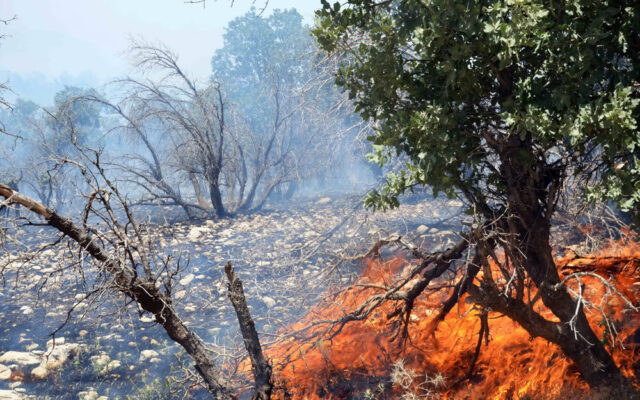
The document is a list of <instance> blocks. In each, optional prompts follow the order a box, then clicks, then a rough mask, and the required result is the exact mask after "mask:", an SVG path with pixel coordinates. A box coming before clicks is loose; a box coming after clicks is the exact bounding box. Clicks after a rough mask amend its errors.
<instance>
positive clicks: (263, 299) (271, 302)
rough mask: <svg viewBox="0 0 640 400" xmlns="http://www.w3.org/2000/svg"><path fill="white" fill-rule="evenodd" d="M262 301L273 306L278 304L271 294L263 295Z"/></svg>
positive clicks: (270, 306)
mask: <svg viewBox="0 0 640 400" xmlns="http://www.w3.org/2000/svg"><path fill="white" fill-rule="evenodd" d="M262 302H263V303H264V304H265V305H266V306H267V307H268V308H272V307H273V306H275V305H276V301H275V300H274V299H272V298H271V297H269V296H262Z"/></svg>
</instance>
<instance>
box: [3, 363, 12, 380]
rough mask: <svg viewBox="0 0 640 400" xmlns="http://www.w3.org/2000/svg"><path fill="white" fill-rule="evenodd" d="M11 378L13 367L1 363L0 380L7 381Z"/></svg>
mask: <svg viewBox="0 0 640 400" xmlns="http://www.w3.org/2000/svg"><path fill="white" fill-rule="evenodd" d="M9 378H11V368H9V367H7V366H5V365H2V364H0V381H6V380H7V379H9Z"/></svg>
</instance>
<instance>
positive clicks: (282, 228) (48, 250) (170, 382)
mask: <svg viewBox="0 0 640 400" xmlns="http://www.w3.org/2000/svg"><path fill="white" fill-rule="evenodd" d="M459 206H460V204H459V203H456V202H453V201H447V200H432V199H430V198H427V197H420V196H416V197H414V198H409V199H407V201H406V202H404V204H403V206H401V207H400V208H399V209H397V210H393V211H390V212H387V213H376V214H371V213H368V212H366V211H365V210H363V208H362V206H361V199H360V197H358V196H352V197H349V196H344V195H341V196H337V195H336V196H327V197H315V198H300V199H296V201H294V202H291V203H288V204H279V205H276V206H271V207H270V208H269V209H266V210H265V211H263V212H260V213H255V214H251V215H241V216H237V217H234V218H229V219H224V220H219V221H201V222H198V223H189V222H172V223H157V222H154V223H153V224H150V225H149V227H150V228H149V232H150V235H151V236H152V242H153V243H155V245H156V246H155V247H156V251H157V252H158V254H165V255H166V254H173V255H174V256H175V257H177V256H178V255H182V261H183V265H184V269H183V270H182V271H181V272H180V274H179V276H178V281H179V282H178V285H177V287H176V288H174V298H175V302H176V304H177V306H176V307H177V309H178V311H179V313H180V315H181V316H182V317H183V319H184V320H185V321H187V323H188V324H189V325H190V326H191V327H192V328H193V329H194V330H195V331H196V332H197V333H198V334H199V335H200V336H201V337H202V338H203V339H204V340H205V341H206V342H207V343H208V344H209V345H210V346H211V347H212V348H214V349H215V350H216V351H218V352H219V354H220V358H221V362H222V360H224V361H225V362H226V363H227V365H229V366H230V367H232V366H233V360H234V359H236V358H238V357H241V355H242V351H241V350H238V349H241V347H240V346H239V344H240V341H239V340H238V336H237V328H236V320H235V314H234V313H233V309H232V307H231V304H230V302H229V301H228V299H227V297H226V286H225V281H224V280H223V277H222V266H223V265H224V263H225V262H226V261H231V262H232V263H233V264H234V266H235V267H236V269H237V271H238V273H239V275H240V277H241V279H242V280H243V282H244V288H245V291H246V294H247V299H248V301H249V304H250V308H251V311H252V314H253V316H254V318H255V320H256V324H257V328H258V331H259V332H261V337H262V340H263V342H265V343H268V342H269V341H271V340H273V339H274V338H275V337H277V332H279V331H282V330H283V329H286V326H287V323H289V322H290V321H292V320H294V319H295V318H297V317H300V316H302V315H304V313H305V311H306V310H307V309H309V307H310V306H312V305H313V304H315V303H316V302H317V301H318V299H319V298H320V296H322V295H323V294H324V293H326V292H327V290H330V289H336V288H339V287H341V286H344V285H346V284H348V283H349V282H350V281H351V280H352V279H353V277H354V276H355V275H356V274H357V273H358V271H359V264H358V262H357V261H350V262H345V261H344V260H345V259H351V257H353V256H354V255H356V254H362V253H364V252H365V251H366V250H367V248H368V247H369V246H371V245H372V244H373V243H374V242H375V241H376V240H377V238H379V237H382V236H386V235H388V234H390V233H398V234H401V235H406V236H408V237H410V238H411V239H412V240H413V241H415V242H417V243H418V244H422V245H424V246H426V247H429V248H434V247H442V246H447V245H448V244H450V243H452V241H453V240H455V238H456V237H455V234H454V231H456V230H457V228H458V224H459ZM165 211H166V213H167V214H170V213H171V212H172V211H171V210H165ZM154 220H155V221H160V220H162V218H154ZM10 234H11V233H10ZM14 235H17V236H16V237H20V238H21V240H22V241H23V242H24V244H26V245H28V246H27V247H30V248H31V249H32V250H33V249H34V248H35V247H36V246H41V245H42V243H45V242H47V241H51V240H52V239H53V237H52V236H51V233H50V232H49V231H48V228H46V227H24V228H22V230H21V232H20V233H19V234H16V233H14ZM9 249H12V247H11V246H10V247H9ZM12 251H14V252H17V249H15V248H14V250H9V251H8V252H5V253H4V254H3V255H2V258H1V260H0V265H7V268H5V271H4V286H3V287H2V288H1V289H0V400H6V399H26V398H38V399H74V400H75V399H80V400H96V399H100V400H105V399H161V398H169V397H170V393H171V392H172V391H180V390H184V388H185V385H183V384H181V383H180V382H178V381H179V379H180V377H181V376H182V372H183V370H182V368H181V366H182V365H183V363H184V365H185V366H188V365H189V364H188V361H187V360H186V359H185V357H184V356H183V355H181V352H180V351H179V348H178V347H177V346H176V345H175V344H174V343H173V342H171V341H170V340H168V338H167V337H166V335H165V334H164V332H163V331H162V330H161V329H160V328H159V327H158V326H156V325H155V324H154V322H153V319H152V318H151V317H150V316H149V315H147V314H144V313H139V312H138V310H137V309H136V307H135V305H132V304H128V305H127V304H126V303H125V300H124V299H123V298H122V297H120V296H113V294H112V293H111V292H110V291H97V292H95V293H94V290H96V288H97V287H96V286H93V285H92V284H91V282H96V279H95V278H96V277H87V276H85V277H82V273H83V271H85V270H86V268H85V267H86V266H84V265H73V264H72V263H71V260H72V259H73V257H72V256H73V255H74V254H73V253H72V252H74V251H77V250H75V249H74V248H70V247H67V246H66V245H64V242H63V243H61V244H58V245H55V246H51V247H44V248H39V251H37V254H36V255H35V256H34V258H33V259H31V260H28V261H20V262H18V261H16V260H15V256H16V254H12ZM186 260H188V261H189V262H188V265H187V264H186V263H184V261H186ZM100 282H103V281H100ZM88 294H91V296H88ZM72 309H73V312H72V313H71V314H69V310H72ZM67 318H68V319H69V320H68V322H67V323H66V324H65V325H64V326H63V327H62V328H61V329H60V330H59V331H58V332H57V334H56V335H55V342H54V340H53V339H51V337H50V336H49V335H50V334H51V333H52V332H53V331H55V330H56V329H57V328H59V327H60V326H61V325H63V324H64V323H65V321H66V320H67ZM191 396H192V398H198V392H197V391H194V392H192V393H191Z"/></svg>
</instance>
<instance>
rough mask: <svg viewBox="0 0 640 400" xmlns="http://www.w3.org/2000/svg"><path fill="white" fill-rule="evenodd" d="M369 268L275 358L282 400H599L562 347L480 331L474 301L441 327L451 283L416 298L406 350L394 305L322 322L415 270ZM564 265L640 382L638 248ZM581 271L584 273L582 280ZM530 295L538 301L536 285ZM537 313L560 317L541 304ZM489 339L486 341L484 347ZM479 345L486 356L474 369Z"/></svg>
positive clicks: (593, 318)
mask: <svg viewBox="0 0 640 400" xmlns="http://www.w3.org/2000/svg"><path fill="white" fill-rule="evenodd" d="M366 262H367V265H366V269H365V270H364V272H363V273H362V275H361V276H360V278H359V279H358V280H357V281H356V282H355V283H354V284H353V285H352V286H351V287H349V288H347V289H345V290H343V291H341V292H339V293H338V294H337V295H335V296H332V297H331V299H328V300H326V301H325V302H323V303H322V304H320V305H318V306H316V307H315V308H313V309H312V310H311V311H310V312H309V313H308V314H307V315H306V316H304V317H303V318H302V319H301V320H300V321H298V322H297V323H295V324H293V325H292V326H291V327H290V328H289V329H290V332H291V331H294V332H296V331H297V332H300V334H297V335H293V336H290V337H289V339H287V340H285V341H283V342H280V343H278V344H276V345H273V346H271V347H270V348H268V349H267V356H268V358H269V359H270V360H271V363H272V364H273V366H274V374H273V378H274V381H275V384H276V387H277V391H276V393H277V397H279V398H295V399H343V398H405V399H418V398H420V399H438V398H442V399H533V398H536V399H540V398H548V399H557V398H565V399H567V398H571V397H573V398H582V397H583V396H587V395H588V396H590V397H591V396H593V395H594V393H589V388H588V387H587V385H586V384H585V383H584V382H583V381H582V380H581V379H580V377H579V375H578V372H577V371H576V369H575V367H574V366H573V365H572V363H571V362H570V361H568V360H567V359H566V358H565V356H564V355H563V354H562V352H561V351H560V349H559V348H558V347H557V346H555V345H553V344H550V343H549V342H547V341H545V340H544V339H541V338H533V339H532V338H531V337H530V335H529V334H528V333H527V332H526V331H525V330H524V329H522V328H521V327H519V326H518V325H517V324H516V323H514V322H513V321H511V320H510V319H508V318H506V317H504V316H501V315H499V314H496V313H493V312H490V311H489V312H488V313H487V314H486V317H487V318H486V321H487V322H488V324H487V325H488V326H487V327H486V329H482V326H481V325H482V318H479V317H480V316H482V313H483V311H482V310H480V309H479V308H477V307H476V306H474V305H473V304H472V303H471V302H470V301H469V299H468V298H467V297H466V296H462V297H461V298H460V300H459V301H458V304H457V305H456V306H455V307H454V308H453V310H451V312H450V313H449V314H448V315H446V317H445V318H444V319H443V320H442V321H441V322H440V323H436V322H435V320H436V319H437V316H438V314H439V311H440V308H441V306H442V302H443V301H444V300H445V299H446V298H447V297H449V296H450V295H451V293H452V291H453V290H454V289H453V288H452V287H448V286H447V285H448V281H444V280H440V281H439V282H433V283H432V284H431V286H430V287H437V288H438V289H439V290H430V289H429V288H428V289H427V290H425V291H424V293H422V295H421V296H419V297H418V298H417V300H416V302H415V304H414V308H413V312H412V314H411V318H410V321H409V329H408V333H409V335H408V338H407V340H406V341H403V340H401V339H400V338H399V337H398V336H397V335H396V332H397V325H396V323H397V318H393V317H392V314H393V312H394V311H395V309H396V307H398V305H399V304H398V302H394V301H388V302H386V303H385V304H383V305H382V306H380V307H378V308H377V309H375V310H374V311H373V312H372V313H371V314H370V315H369V317H368V318H366V319H364V320H360V321H352V322H349V323H347V324H346V325H344V326H342V327H336V325H329V326H330V327H328V325H327V324H323V323H321V321H330V320H335V319H339V318H340V317H342V316H344V315H345V314H347V313H348V312H349V311H351V310H353V309H355V308H357V307H359V306H360V305H361V304H362V303H363V302H364V301H366V300H367V299H368V298H369V297H370V296H372V295H374V294H376V293H379V292H380V290H382V289H384V288H387V287H389V286H391V285H392V283H393V282H394V281H396V280H397V279H398V278H399V277H402V276H403V274H405V273H406V271H407V268H408V267H407V265H408V264H409V262H407V261H405V259H404V258H402V257H401V256H395V257H392V258H390V259H388V260H380V259H373V258H372V259H368V260H367V261H366ZM556 263H557V266H558V269H559V271H560V274H561V276H564V277H567V278H568V283H567V285H568V286H569V288H570V289H571V290H573V291H574V292H575V293H576V294H578V295H579V294H580V293H582V296H584V299H585V300H586V301H588V302H589V303H587V304H591V305H592V306H593V307H594V308H589V307H587V309H586V313H587V317H588V318H589V321H590V323H591V324H592V327H593V328H594V330H595V331H596V332H597V333H598V335H599V337H600V338H601V340H602V341H603V343H604V344H605V346H607V347H608V349H609V350H610V351H612V352H613V356H614V359H615V361H616V363H617V364H618V366H620V368H621V370H622V371H623V373H624V374H625V375H626V376H627V377H630V378H631V380H632V381H633V382H634V383H635V382H637V379H636V375H637V374H638V371H639V370H640V349H639V348H638V343H640V317H639V315H638V313H636V312H634V311H633V310H631V309H629V307H628V305H629V303H627V302H626V300H628V301H630V302H631V303H633V304H637V299H638V296H639V295H640V293H639V290H640V286H639V285H640V283H638V274H639V272H638V267H639V266H640V244H638V242H636V241H635V240H634V239H632V238H631V237H630V236H627V237H625V238H623V239H621V240H619V241H618V242H615V243H614V242H611V243H609V244H608V245H607V246H605V247H604V248H603V249H602V250H601V251H599V252H597V253H595V254H591V255H587V256H581V255H578V254H576V253H575V252H573V251H565V252H562V254H560V252H559V254H558V256H557V257H556ZM576 272H580V273H581V274H580V275H578V276H577V277H576V275H575V273H576ZM572 274H573V275H572ZM477 279H480V276H479V278H477ZM477 279H476V281H477ZM578 279H579V281H578ZM451 281H453V280H451ZM504 283H505V282H502V284H504ZM611 283H615V287H616V290H617V291H618V292H615V290H613V289H612V285H610V284H611ZM530 292H531V293H529V296H530V298H534V297H535V288H534V287H533V286H531V287H530ZM625 299H626V300H625ZM598 308H599V309H598ZM534 309H535V311H537V312H539V313H541V314H542V315H543V316H545V317H546V318H549V319H552V318H553V317H552V315H551V313H550V312H549V311H548V310H545V309H544V306H543V305H542V303H541V302H537V303H536V304H535V306H534ZM603 313H604V314H603ZM603 315H605V316H607V317H606V318H605V317H603ZM337 330H339V332H338V331H337ZM481 330H482V331H483V332H484V333H483V335H482V338H479V333H480V332H481ZM479 339H480V340H482V345H481V348H480V349H481V350H480V352H479V354H478V355H477V360H476V361H475V365H474V367H472V364H473V363H474V360H475V358H476V356H475V353H476V349H477V345H478V341H479ZM245 368H248V366H245Z"/></svg>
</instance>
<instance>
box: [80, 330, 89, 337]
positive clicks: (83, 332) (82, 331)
mask: <svg viewBox="0 0 640 400" xmlns="http://www.w3.org/2000/svg"><path fill="white" fill-rule="evenodd" d="M87 333H89V332H87V331H86V330H84V329H83V330H81V331H80V332H78V336H80V337H82V336H86V335H87Z"/></svg>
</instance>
